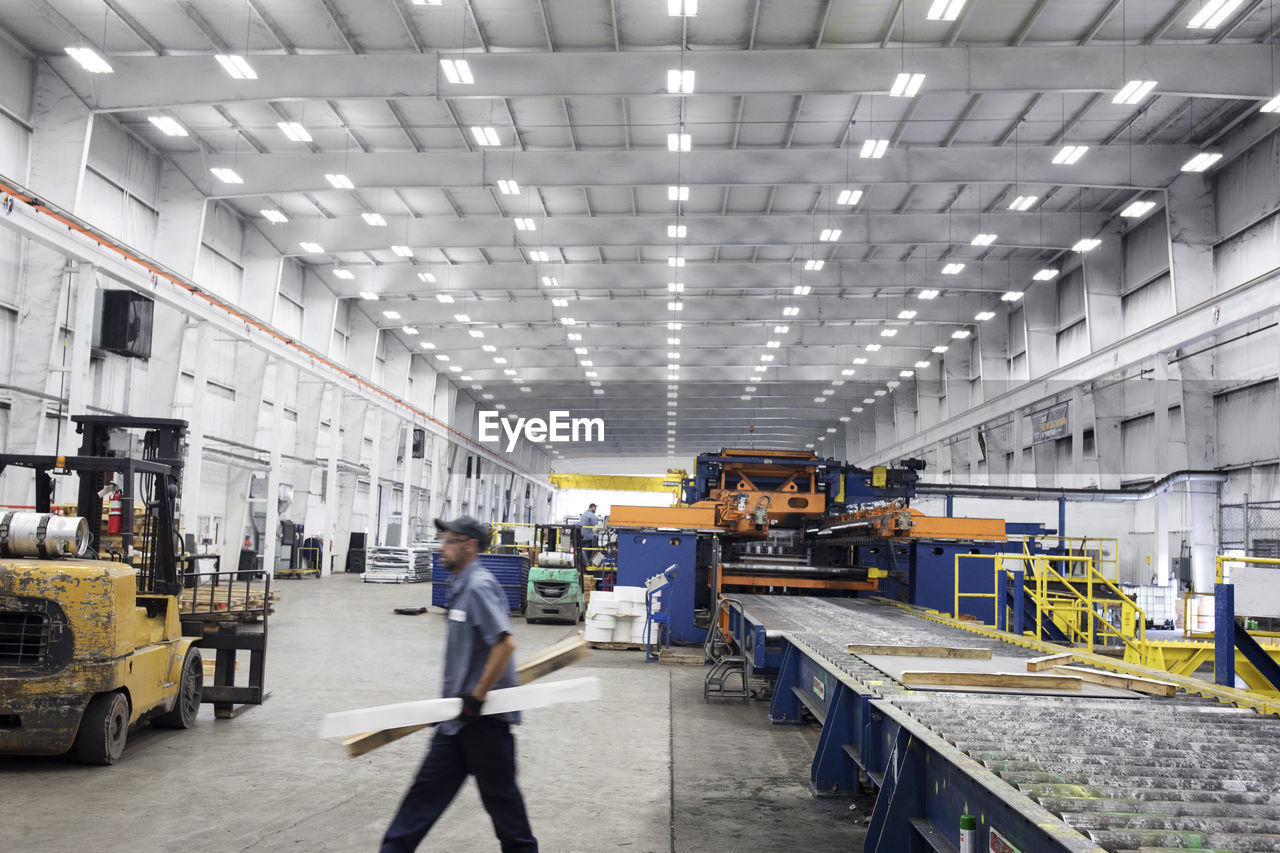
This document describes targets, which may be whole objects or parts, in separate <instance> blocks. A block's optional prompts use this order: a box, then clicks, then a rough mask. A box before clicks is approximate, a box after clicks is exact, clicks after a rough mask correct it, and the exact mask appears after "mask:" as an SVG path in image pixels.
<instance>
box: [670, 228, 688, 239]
mask: <svg viewBox="0 0 1280 853" xmlns="http://www.w3.org/2000/svg"><path fill="white" fill-rule="evenodd" d="M688 234H689V226H688V225H668V226H667V236H668V237H671V238H673V239H676V240H682V239H684V238H685V237H686V236H688Z"/></svg>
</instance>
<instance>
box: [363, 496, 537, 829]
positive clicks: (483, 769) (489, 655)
mask: <svg viewBox="0 0 1280 853" xmlns="http://www.w3.org/2000/svg"><path fill="white" fill-rule="evenodd" d="M436 530H437V531H439V533H440V535H441V542H442V543H443V544H442V546H441V549H440V559H441V561H442V562H443V563H444V565H445V568H447V569H448V570H449V572H450V574H452V575H453V577H452V578H451V579H450V581H449V607H448V622H447V625H448V632H447V639H446V645H445V651H444V691H443V695H444V696H458V697H461V699H462V713H461V714H460V715H459V716H458V717H456V718H455V719H452V720H446V721H445V722H443V723H441V724H440V725H439V727H438V728H437V729H436V733H435V736H434V737H433V738H432V739H431V746H430V748H429V749H428V750H427V757H426V758H425V759H423V762H422V767H421V768H419V770H418V775H417V776H416V777H414V780H413V784H411V785H410V786H409V790H408V791H407V792H406V793H405V795H404V800H403V802H401V803H400V810H399V811H397V812H396V816H395V817H394V818H393V819H392V821H391V826H390V827H388V828H387V831H386V834H385V835H383V837H382V848H381V853H401V851H412V850H416V849H417V847H418V844H419V843H420V842H421V841H422V839H423V838H424V837H425V836H426V834H427V832H428V831H429V830H430V829H431V827H432V826H433V825H434V824H435V822H436V821H437V820H438V819H439V818H440V815H442V814H444V810H445V809H446V808H448V806H449V803H451V802H452V801H453V798H454V796H455V795H456V794H457V793H458V789H459V788H461V787H462V783H463V782H465V781H466V778H467V775H468V774H471V775H472V776H475V777H476V786H477V787H478V788H479V789H480V799H481V801H482V802H483V803H484V808H485V811H487V812H488V813H489V817H490V818H491V819H492V820H493V829H494V831H495V832H496V833H497V835H498V840H499V841H500V842H501V844H502V850H503V851H504V853H510V851H519V853H526V852H527V851H533V853H536V851H537V849H538V839H536V838H534V837H533V830H532V829H530V827H529V818H528V815H527V814H526V813H525V808H524V798H523V797H522V796H521V795H520V789H519V788H518V787H516V745H515V737H514V736H513V735H512V734H511V727H512V726H513V725H517V724H519V722H520V713H519V712H518V711H515V712H511V713H506V714H494V715H492V716H489V715H485V714H483V713H482V711H483V708H484V700H485V697H486V696H488V694H489V691H490V690H493V689H496V688H504V687H515V686H516V685H517V684H518V683H519V682H518V680H517V678H516V670H515V664H514V662H513V661H512V653H513V652H514V651H515V648H516V644H515V641H514V640H512V638H511V619H510V617H509V616H508V609H507V598H506V594H505V593H504V592H503V591H502V587H501V585H499V583H498V581H497V579H496V578H494V576H493V575H492V574H490V572H489V570H488V569H486V568H484V567H483V566H481V565H480V563H479V562H478V561H477V560H476V555H477V554H479V553H480V552H482V551H484V550H486V549H487V548H488V547H489V527H488V525H485V524H481V523H480V522H478V521H476V520H475V519H474V518H469V517H467V516H462V517H461V518H456V519H454V520H453V521H444V520H442V519H438V518H437V519H436Z"/></svg>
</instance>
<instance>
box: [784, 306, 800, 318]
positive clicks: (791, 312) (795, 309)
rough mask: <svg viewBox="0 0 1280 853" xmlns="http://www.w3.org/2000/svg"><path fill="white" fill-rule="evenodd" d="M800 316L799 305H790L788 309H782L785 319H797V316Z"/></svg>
mask: <svg viewBox="0 0 1280 853" xmlns="http://www.w3.org/2000/svg"><path fill="white" fill-rule="evenodd" d="M799 314H800V307H799V306H798V305H788V306H787V307H786V308H783V309H782V316H783V317H795V316H798V315H799Z"/></svg>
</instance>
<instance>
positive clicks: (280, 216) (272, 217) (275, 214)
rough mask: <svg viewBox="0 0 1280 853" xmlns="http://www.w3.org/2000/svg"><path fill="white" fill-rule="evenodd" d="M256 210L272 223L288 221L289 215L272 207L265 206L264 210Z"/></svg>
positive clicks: (279, 223)
mask: <svg viewBox="0 0 1280 853" xmlns="http://www.w3.org/2000/svg"><path fill="white" fill-rule="evenodd" d="M258 212H259V213H261V214H262V217H263V218H264V219H266V220H267V221H268V222H270V223H271V224H273V225H282V224H284V223H286V222H288V221H289V217H287V216H285V215H284V213H283V212H281V211H279V210H276V209H274V208H266V209H265V210H259V211H258Z"/></svg>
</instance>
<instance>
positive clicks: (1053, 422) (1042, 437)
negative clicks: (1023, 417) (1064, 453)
mask: <svg viewBox="0 0 1280 853" xmlns="http://www.w3.org/2000/svg"><path fill="white" fill-rule="evenodd" d="M1068 405H1070V404H1069V403H1059V404H1058V405H1056V406H1050V407H1049V408H1047V409H1045V410H1044V411H1042V412H1036V413H1035V414H1034V415H1032V416H1031V423H1032V426H1033V427H1034V432H1033V433H1032V436H1031V443H1032V444H1043V443H1044V442H1046V441H1057V440H1058V439H1060V438H1066V437H1067V435H1068V434H1069V433H1070V430H1071V424H1070V421H1069V419H1068V417H1067V406H1068Z"/></svg>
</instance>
